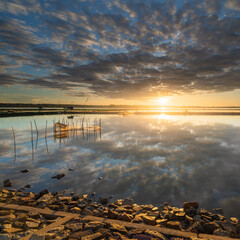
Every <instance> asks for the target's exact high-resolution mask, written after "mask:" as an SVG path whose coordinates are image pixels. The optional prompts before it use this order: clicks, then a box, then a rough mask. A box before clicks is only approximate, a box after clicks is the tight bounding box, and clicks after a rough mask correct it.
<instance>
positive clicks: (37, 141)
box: [34, 119, 38, 150]
mask: <svg viewBox="0 0 240 240" xmlns="http://www.w3.org/2000/svg"><path fill="white" fill-rule="evenodd" d="M34 124H35V128H36V132H37V139H36V146H35V150H37V144H38V128H37V123H36V121H35V119H34Z"/></svg>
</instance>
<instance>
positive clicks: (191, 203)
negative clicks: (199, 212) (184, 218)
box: [183, 202, 199, 211]
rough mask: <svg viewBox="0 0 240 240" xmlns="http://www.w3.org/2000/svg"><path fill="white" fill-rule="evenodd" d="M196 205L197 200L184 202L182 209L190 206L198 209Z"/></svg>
mask: <svg viewBox="0 0 240 240" xmlns="http://www.w3.org/2000/svg"><path fill="white" fill-rule="evenodd" d="M198 206H199V204H198V202H185V203H183V209H184V211H186V210H187V209H188V208H190V207H192V208H195V209H198Z"/></svg>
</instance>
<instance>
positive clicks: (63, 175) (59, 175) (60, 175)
mask: <svg viewBox="0 0 240 240" xmlns="http://www.w3.org/2000/svg"><path fill="white" fill-rule="evenodd" d="M63 177H65V174H64V173H61V174H57V175H56V176H53V177H52V178H57V179H58V180H59V179H61V178H63Z"/></svg>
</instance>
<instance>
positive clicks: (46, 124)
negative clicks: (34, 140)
mask: <svg viewBox="0 0 240 240" xmlns="http://www.w3.org/2000/svg"><path fill="white" fill-rule="evenodd" d="M45 143H46V150H47V154H49V152H48V144H47V120H46V126H45Z"/></svg>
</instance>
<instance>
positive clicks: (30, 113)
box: [0, 110, 240, 118]
mask: <svg viewBox="0 0 240 240" xmlns="http://www.w3.org/2000/svg"><path fill="white" fill-rule="evenodd" d="M63 114H64V115H66V114H67V115H75V114H108V115H109V114H115V115H121V116H128V115H162V114H164V115H186V116H192V115H210V116H214V115H223V116H229V115H230V116H240V112H206V111H205V112H191V111H187V112H185V111H184V112H183V111H182V112H167V111H166V112H151V111H149V112H148V111H146V112H142V111H136V112H122V111H117V110H116V111H112V110H109V111H98V110H92V111H91V110H90V111H89V110H87V111H42V112H41V111H40V112H33V111H26V112H24V111H20V112H1V111H0V118H4V117H23V116H39V115H63Z"/></svg>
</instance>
